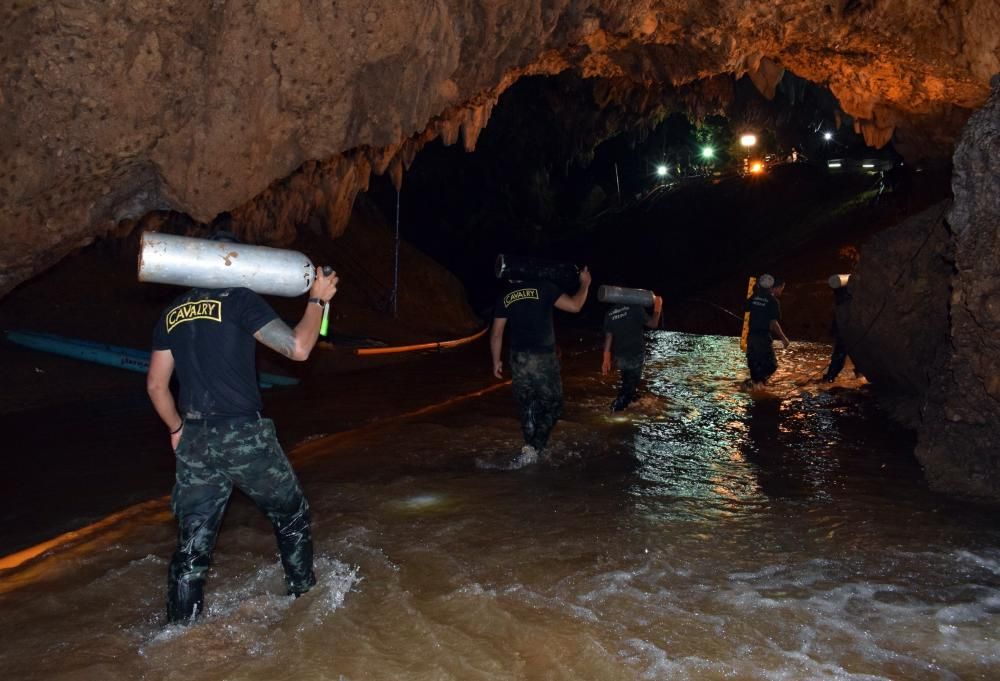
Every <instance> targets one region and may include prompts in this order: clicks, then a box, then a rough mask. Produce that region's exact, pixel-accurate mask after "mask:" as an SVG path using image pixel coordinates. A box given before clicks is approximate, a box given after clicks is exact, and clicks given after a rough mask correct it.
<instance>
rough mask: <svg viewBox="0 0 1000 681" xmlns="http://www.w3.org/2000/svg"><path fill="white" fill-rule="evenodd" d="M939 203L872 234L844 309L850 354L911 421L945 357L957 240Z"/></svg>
mask: <svg viewBox="0 0 1000 681" xmlns="http://www.w3.org/2000/svg"><path fill="white" fill-rule="evenodd" d="M949 205H950V202H942V203H940V204H938V205H936V206H932V207H930V208H928V209H926V210H925V211H923V212H922V213H919V214H918V215H915V216H913V217H912V218H909V219H907V220H905V221H903V222H902V223H900V224H899V225H897V226H895V227H892V228H890V229H887V230H885V231H883V232H881V233H879V234H877V235H876V236H874V237H872V238H871V239H870V240H869V241H868V242H867V243H866V244H865V246H864V247H863V249H862V251H861V260H860V262H859V263H858V266H857V268H856V269H855V271H854V273H853V274H852V275H851V279H850V284H849V287H848V288H849V290H850V292H851V301H850V303H849V304H848V305H845V306H843V307H841V308H839V311H838V320H837V322H838V325H839V327H840V328H841V329H842V330H843V334H844V337H845V339H846V340H847V345H848V347H849V348H850V353H851V359H852V360H853V361H854V364H855V366H856V367H857V369H858V370H859V371H860V372H862V373H863V374H864V375H865V376H866V377H867V378H868V379H869V380H870V381H872V382H873V383H874V384H875V385H876V386H878V388H879V389H880V390H881V391H882V392H883V394H887V395H891V397H890V398H889V399H888V400H887V402H888V404H889V405H890V406H891V409H892V411H893V413H894V415H895V416H896V418H897V419H898V420H900V421H902V422H903V423H905V424H906V425H908V426H910V427H911V428H916V427H918V425H919V424H920V411H921V408H922V405H923V403H924V401H925V399H926V396H927V392H928V390H929V388H930V383H931V376H932V372H933V371H934V368H935V367H940V366H942V365H943V364H944V363H945V362H946V359H947V343H948V331H949V329H948V296H949V287H950V283H951V275H952V271H953V265H952V259H953V257H954V256H953V254H952V244H951V235H950V233H949V231H948V225H947V224H946V222H945V213H946V211H947V209H948V206H949Z"/></svg>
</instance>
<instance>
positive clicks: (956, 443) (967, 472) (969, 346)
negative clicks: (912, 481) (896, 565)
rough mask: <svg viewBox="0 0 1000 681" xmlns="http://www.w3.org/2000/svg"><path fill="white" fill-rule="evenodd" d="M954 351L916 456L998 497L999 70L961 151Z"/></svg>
mask: <svg viewBox="0 0 1000 681" xmlns="http://www.w3.org/2000/svg"><path fill="white" fill-rule="evenodd" d="M952 190H953V191H954V194H955V204H954V207H953V208H952V210H951V213H950V214H949V216H948V219H949V222H950V224H951V228H952V232H953V233H954V242H955V275H954V278H953V279H952V281H951V289H952V290H951V309H950V316H951V328H950V337H949V349H950V356H949V358H948V362H947V364H946V365H945V366H943V367H941V368H940V369H939V370H938V371H936V372H935V373H934V374H933V377H932V382H931V386H930V391H929V395H928V404H927V407H926V408H925V410H924V415H923V425H922V427H921V429H920V442H919V444H918V446H917V457H918V458H919V459H920V461H921V463H922V464H923V465H924V467H925V469H926V471H927V474H928V478H929V479H930V481H931V483H932V484H933V485H935V486H937V487H939V488H941V489H944V490H947V491H960V492H963V493H966V494H972V495H977V496H984V497H992V498H994V499H996V498H998V497H1000V76H997V77H995V78H994V79H993V96H992V97H991V99H990V101H989V103H988V104H987V105H986V106H985V107H984V108H983V109H982V110H980V111H978V112H977V113H976V114H975V115H974V116H973V117H972V119H971V120H970V121H969V123H968V125H967V126H966V128H965V130H964V132H963V134H962V137H961V140H960V141H959V144H958V146H957V148H956V150H955V173H954V176H953V179H952Z"/></svg>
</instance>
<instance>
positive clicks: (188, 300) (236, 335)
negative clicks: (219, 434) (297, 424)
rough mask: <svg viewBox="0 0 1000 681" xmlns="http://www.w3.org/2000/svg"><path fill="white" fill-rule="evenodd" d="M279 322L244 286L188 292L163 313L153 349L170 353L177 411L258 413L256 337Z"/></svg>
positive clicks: (269, 308)
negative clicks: (177, 389) (177, 392)
mask: <svg viewBox="0 0 1000 681" xmlns="http://www.w3.org/2000/svg"><path fill="white" fill-rule="evenodd" d="M277 318H278V315H277V314H276V313H275V311H274V310H273V309H271V306H270V305H268V304H267V303H266V302H265V301H264V299H263V298H261V297H260V296H259V295H257V294H256V293H254V292H253V291H251V290H250V289H247V288H230V289H191V290H190V291H188V292H187V293H185V294H184V295H182V296H180V297H179V298H177V299H176V300H174V302H173V303H171V304H170V306H169V307H168V308H167V309H166V310H165V311H164V313H163V314H162V315H161V316H160V320H159V321H158V322H157V323H156V328H155V329H154V330H153V350H170V352H171V354H172V355H173V357H174V367H175V370H176V371H177V378H178V380H179V381H180V386H181V394H180V410H181V412H182V413H198V414H202V415H206V416H208V415H215V416H250V415H252V414H254V413H255V412H258V411H260V409H261V400H260V390H259V389H258V388H257V368H256V365H255V361H254V359H255V353H256V343H257V341H256V339H255V338H254V337H253V335H254V334H255V333H257V332H258V331H260V329H261V328H262V327H263V326H264V325H265V324H267V323H268V322H271V321H273V320H275V319H277Z"/></svg>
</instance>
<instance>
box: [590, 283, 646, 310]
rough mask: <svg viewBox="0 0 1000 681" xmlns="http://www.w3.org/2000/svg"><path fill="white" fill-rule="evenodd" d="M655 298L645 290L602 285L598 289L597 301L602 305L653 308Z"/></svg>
mask: <svg viewBox="0 0 1000 681" xmlns="http://www.w3.org/2000/svg"><path fill="white" fill-rule="evenodd" d="M655 297H656V296H655V295H654V294H653V292H652V291H647V290H646V289H644V288H625V287H624V286H607V285H602V286H601V287H600V288H599V289H597V299H598V300H599V301H601V302H602V303H614V304H619V305H642V306H643V307H653V299H654V298H655Z"/></svg>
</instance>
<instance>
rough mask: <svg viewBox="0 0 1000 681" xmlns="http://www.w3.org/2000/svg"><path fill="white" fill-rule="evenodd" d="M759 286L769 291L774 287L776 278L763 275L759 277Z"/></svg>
mask: <svg viewBox="0 0 1000 681" xmlns="http://www.w3.org/2000/svg"><path fill="white" fill-rule="evenodd" d="M757 286H759V287H760V288H764V289H769V288H771V287H772V286H774V277H772V276H771V275H770V274H762V275H760V276H759V277H757Z"/></svg>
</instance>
